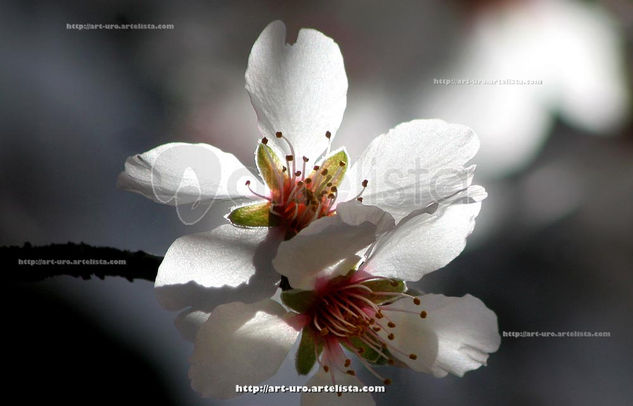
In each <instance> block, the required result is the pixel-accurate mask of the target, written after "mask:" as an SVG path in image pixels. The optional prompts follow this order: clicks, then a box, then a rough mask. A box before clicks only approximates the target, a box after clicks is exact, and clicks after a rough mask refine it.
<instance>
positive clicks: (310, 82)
mask: <svg viewBox="0 0 633 406" xmlns="http://www.w3.org/2000/svg"><path fill="white" fill-rule="evenodd" d="M246 89H247V91H248V93H249V94H250V97H251V101H252V104H253V107H254V109H255V111H256V113H257V117H258V125H259V130H260V131H261V133H262V135H263V138H261V140H260V142H259V144H258V145H257V148H256V151H255V161H256V164H257V167H258V170H259V175H260V177H261V180H260V179H258V178H257V177H255V176H252V175H251V174H250V172H249V171H248V169H247V168H246V167H245V166H244V165H243V164H242V163H241V162H240V161H239V160H238V159H237V158H236V157H235V156H234V155H233V154H230V153H228V152H224V151H222V150H220V149H218V148H216V147H214V146H212V145H208V144H187V143H170V144H165V145H161V146H159V147H156V148H154V149H152V150H150V151H147V152H145V153H143V154H139V155H134V156H131V157H129V158H128V159H127V161H126V163H125V170H124V172H122V173H121V174H120V176H119V180H118V185H119V187H121V188H124V189H126V190H130V191H133V192H137V193H140V194H142V195H144V196H146V197H148V198H150V199H153V200H155V201H157V202H160V203H164V204H170V205H175V206H182V205H189V206H191V208H192V209H193V208H196V207H198V208H200V206H201V205H204V203H206V202H210V201H213V200H229V201H233V202H238V203H240V205H239V206H237V207H235V208H234V209H233V210H232V211H231V213H230V214H229V215H227V218H228V219H229V220H230V222H231V223H232V224H227V225H223V226H220V227H218V228H216V229H214V230H212V231H209V232H204V233H199V234H194V235H187V236H184V237H181V238H179V239H178V240H176V241H175V242H174V243H173V245H172V246H171V247H170V248H169V250H168V251H167V253H166V255H165V259H164V261H163V263H162V264H161V266H160V269H159V272H158V276H157V278H156V287H157V288H158V296H159V299H160V300H161V303H162V304H163V305H164V306H166V307H167V308H169V309H179V308H183V307H187V306H191V307H193V308H196V307H200V306H199V303H201V302H205V297H204V296H205V289H209V288H220V287H231V288H233V287H238V286H244V285H245V284H247V283H250V284H252V283H253V281H254V280H256V279H260V280H265V282H266V283H267V286H268V289H261V290H258V292H255V291H251V292H250V294H249V299H250V300H257V299H258V297H260V296H259V295H261V294H263V295H265V296H268V295H269V294H270V292H271V290H273V289H274V284H273V283H269V282H270V280H269V279H266V278H260V276H261V274H262V272H261V271H262V269H264V268H266V267H267V266H268V267H269V265H270V259H272V255H274V249H273V248H272V247H273V246H275V244H278V243H279V242H280V241H282V240H284V239H289V238H292V237H293V236H294V235H296V234H297V233H298V232H300V231H301V230H302V229H304V228H305V227H306V226H308V225H309V224H310V223H311V222H312V221H314V220H316V219H318V218H322V217H328V216H333V215H335V214H336V208H337V203H338V202H341V201H349V200H355V199H358V200H362V199H364V202H365V203H369V204H372V205H375V206H377V207H379V208H381V209H383V210H386V211H388V212H389V213H390V214H391V215H392V216H393V217H394V218H395V219H396V220H397V221H400V220H401V219H403V218H404V217H405V216H407V215H408V214H409V213H410V212H412V211H414V210H416V209H419V208H421V207H426V206H428V205H430V204H432V203H434V202H440V201H442V200H443V199H445V198H447V197H449V196H452V195H453V194H455V193H456V192H459V191H463V190H465V189H466V188H467V187H468V186H469V185H470V184H471V181H472V175H473V171H474V166H467V165H466V164H467V162H468V161H469V160H470V159H471V158H472V157H473V156H474V155H475V153H476V152H477V150H478V148H479V141H478V139H477V137H476V135H475V134H474V133H473V131H471V130H470V129H469V128H467V127H465V126H462V125H457V124H449V123H446V122H444V121H441V120H414V121H410V122H407V123H403V124H400V125H398V126H396V127H395V128H393V129H392V130H390V131H389V132H388V133H386V134H383V135H381V136H379V137H377V138H376V139H374V140H373V142H371V143H370V145H369V146H368V147H367V149H366V150H365V152H364V153H363V154H362V155H361V157H360V158H359V159H358V160H357V161H356V162H355V163H354V165H351V167H349V168H348V166H350V165H349V158H348V156H347V153H346V152H345V149H344V148H343V149H340V150H337V151H333V152H331V151H330V147H331V142H332V139H333V138H334V136H335V134H336V132H337V130H338V128H339V125H340V122H341V119H342V117H343V112H344V110H345V106H346V93H347V76H346V74H345V68H344V65H343V57H342V55H341V52H340V50H339V47H338V45H337V44H336V43H335V42H334V41H333V40H332V39H330V38H328V37H326V36H325V35H323V34H322V33H320V32H318V31H316V30H313V29H302V30H301V31H300V32H299V35H298V38H297V41H296V43H295V44H293V45H289V44H287V43H286V29H285V26H284V24H283V23H282V22H280V21H275V22H273V23H271V24H269V25H268V26H267V27H266V28H265V29H264V31H263V32H262V33H261V35H260V36H259V38H258V39H257V41H256V42H255V44H254V45H253V48H252V50H251V54H250V57H249V60H248V68H247V70H246ZM231 136H239V135H237V134H231ZM249 139H250V138H249ZM253 141H254V139H253ZM315 164H316V165H315ZM244 202H247V203H246V204H244ZM179 213H180V212H179ZM271 252H272V254H271ZM262 264H264V265H262ZM266 264H267V265H266ZM271 273H272V274H274V272H271ZM176 285H181V286H183V285H184V286H185V287H187V289H176V288H174V286H176ZM183 292H185V293H183ZM265 296H263V297H265ZM191 302H195V303H196V304H192V303H191ZM203 307H205V309H207V310H209V309H208V308H209V307H212V306H209V305H208V304H206V305H205V306H203ZM183 317H187V318H188V317H190V315H189V314H186V315H185V316H183Z"/></svg>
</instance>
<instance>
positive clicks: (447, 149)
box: [340, 120, 479, 221]
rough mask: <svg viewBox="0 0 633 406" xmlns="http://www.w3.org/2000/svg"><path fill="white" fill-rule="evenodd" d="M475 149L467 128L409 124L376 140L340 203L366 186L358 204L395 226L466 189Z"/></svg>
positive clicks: (474, 138)
mask: <svg viewBox="0 0 633 406" xmlns="http://www.w3.org/2000/svg"><path fill="white" fill-rule="evenodd" d="M478 149H479V141H478V138H477V136H476V135H475V133H474V132H473V131H472V130H471V129H470V128H468V127H465V126H463V125H459V124H449V123H446V122H444V121H442V120H414V121H410V122H407V123H403V124H400V125H398V126H397V127H395V128H393V129H392V130H390V131H389V132H388V133H387V134H383V135H380V136H379V137H376V139H374V140H373V141H372V142H371V143H370V144H369V146H368V147H367V149H366V150H365V151H364V152H363V154H362V155H361V157H360V158H359V159H358V161H356V162H355V163H354V164H353V166H352V167H351V168H350V170H349V171H348V173H347V174H346V176H345V179H344V182H343V184H342V185H341V187H340V189H341V196H342V197H341V198H342V199H350V198H353V196H354V195H355V194H357V193H358V192H359V191H360V190H361V183H362V182H363V180H365V179H366V180H368V181H369V182H368V186H367V189H366V190H365V192H364V193H363V195H362V197H363V203H366V204H369V205H375V206H378V207H380V208H381V209H383V210H385V211H387V212H389V213H390V214H391V215H392V216H393V217H394V218H395V219H396V221H398V220H400V219H401V218H403V217H405V216H406V215H407V214H409V213H410V212H411V211H413V210H416V209H419V208H421V207H425V206H428V205H429V204H431V203H433V202H436V201H438V200H441V199H443V198H445V197H447V196H450V195H452V194H454V193H455V192H457V191H459V190H462V189H465V188H466V187H468V186H469V185H470V183H471V181H472V175H473V172H474V169H475V168H474V166H468V167H467V166H465V165H466V163H467V162H468V161H469V160H470V159H472V158H473V156H474V155H475V154H476V153H477V150H478Z"/></svg>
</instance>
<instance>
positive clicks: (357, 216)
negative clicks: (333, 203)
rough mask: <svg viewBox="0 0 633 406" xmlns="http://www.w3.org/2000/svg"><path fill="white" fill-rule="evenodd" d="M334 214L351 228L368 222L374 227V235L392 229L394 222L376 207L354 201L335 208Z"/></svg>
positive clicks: (388, 215)
mask: <svg viewBox="0 0 633 406" xmlns="http://www.w3.org/2000/svg"><path fill="white" fill-rule="evenodd" d="M336 214H337V215H338V216H339V217H340V218H341V220H342V221H343V222H344V223H346V224H349V225H351V226H357V225H360V224H362V223H364V222H367V221H369V222H370V223H372V224H375V225H376V234H381V233H384V232H387V231H389V230H391V229H393V228H394V227H395V226H396V221H395V220H394V219H393V217H392V216H391V215H390V214H389V213H387V212H386V211H384V210H382V209H380V208H379V207H376V206H368V205H366V204H362V203H360V202H358V201H356V200H351V201H349V202H343V203H341V204H339V205H338V206H337V207H336Z"/></svg>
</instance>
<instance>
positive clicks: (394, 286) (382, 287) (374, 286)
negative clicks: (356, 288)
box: [362, 279, 407, 304]
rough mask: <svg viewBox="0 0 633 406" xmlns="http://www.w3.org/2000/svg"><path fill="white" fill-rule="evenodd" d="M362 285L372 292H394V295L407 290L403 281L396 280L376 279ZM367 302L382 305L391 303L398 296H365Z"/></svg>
mask: <svg viewBox="0 0 633 406" xmlns="http://www.w3.org/2000/svg"><path fill="white" fill-rule="evenodd" d="M362 285H365V286H367V287H368V288H370V289H371V290H373V291H374V292H394V293H402V292H404V291H406V290H407V285H406V284H405V283H404V281H401V280H398V279H378V280H373V281H367V282H363V283H362ZM365 297H367V298H368V299H369V300H371V301H372V302H374V303H376V304H383V303H386V302H389V301H392V300H394V299H396V298H398V297H399V296H396V295H394V296H384V295H380V296H379V295H372V294H367V295H366V296H365Z"/></svg>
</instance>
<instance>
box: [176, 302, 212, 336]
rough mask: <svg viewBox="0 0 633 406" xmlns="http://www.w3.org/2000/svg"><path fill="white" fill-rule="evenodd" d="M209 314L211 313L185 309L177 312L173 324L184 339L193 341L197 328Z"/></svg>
mask: <svg viewBox="0 0 633 406" xmlns="http://www.w3.org/2000/svg"><path fill="white" fill-rule="evenodd" d="M210 315H211V313H208V312H203V311H201V310H192V309H187V310H184V311H182V312H181V313H180V314H178V316H177V317H176V320H175V321H174V324H175V325H176V329H177V330H178V332H179V333H180V335H181V336H182V337H183V338H184V339H185V340H187V341H190V342H194V341H195V339H196V334H198V330H199V329H200V327H201V326H202V325H203V324H204V323H205V322H206V321H207V319H209V316H210Z"/></svg>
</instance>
